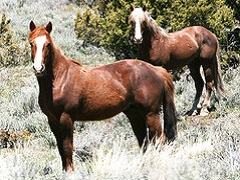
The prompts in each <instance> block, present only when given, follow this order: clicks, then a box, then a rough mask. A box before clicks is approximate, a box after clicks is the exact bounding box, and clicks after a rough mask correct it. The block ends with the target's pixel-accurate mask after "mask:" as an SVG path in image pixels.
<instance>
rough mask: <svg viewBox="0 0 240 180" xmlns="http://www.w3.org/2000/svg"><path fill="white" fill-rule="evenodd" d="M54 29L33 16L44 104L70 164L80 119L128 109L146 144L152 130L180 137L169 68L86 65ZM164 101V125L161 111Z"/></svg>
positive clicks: (159, 136) (156, 135)
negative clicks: (59, 42) (67, 52)
mask: <svg viewBox="0 0 240 180" xmlns="http://www.w3.org/2000/svg"><path fill="white" fill-rule="evenodd" d="M51 30H52V24H51V22H49V23H48V25H47V26H46V27H37V26H35V24H34V23H33V22H32V21H31V23H30V31H31V32H30V34H29V42H30V44H31V50H32V60H33V63H34V64H33V67H34V70H35V75H36V77H37V81H38V84H39V105H40V107H41V109H42V111H43V113H44V114H45V115H46V116H47V118H48V122H49V125H50V128H51V130H52V132H53V133H54V135H55V137H56V140H57V145H58V150H59V153H60V155H61V158H62V165H63V169H64V170H67V171H71V170H73V163H72V153H73V123H74V121H77V120H80V121H94V120H102V119H107V118H111V117H112V116H115V115H117V114H118V113H120V112H123V113H125V114H126V116H127V117H128V119H129V121H130V123H131V126H132V128H133V131H134V133H135V135H136V137H137V140H138V143H139V145H140V146H141V147H142V148H143V150H146V145H147V143H148V142H146V141H147V139H148V138H146V137H147V136H149V139H152V140H153V141H154V142H156V141H157V140H161V141H162V140H165V138H167V140H173V139H174V138H175V135H176V122H177V118H176V110H175V105H174V99H173V97H174V96H173V94H174V85H173V83H172V80H171V77H170V75H169V74H168V73H167V71H166V70H164V69H163V68H157V67H154V66H152V65H150V64H148V63H145V62H143V61H139V60H121V61H118V62H115V63H112V64H108V65H105V66H100V67H94V68H87V67H83V66H82V65H81V63H79V62H77V61H74V60H70V59H68V58H66V57H65V56H64V54H63V53H62V51H61V50H60V49H59V48H58V47H57V46H56V45H55V44H54V43H53V41H52V39H51V37H50V32H51ZM161 106H163V114H164V131H163V130H162V125H161V122H160V117H159V112H160V110H161ZM147 128H149V133H147ZM145 138H146V139H145ZM157 142H158V141H157Z"/></svg>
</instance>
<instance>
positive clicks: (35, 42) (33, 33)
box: [29, 21, 52, 77]
mask: <svg viewBox="0 0 240 180" xmlns="http://www.w3.org/2000/svg"><path fill="white" fill-rule="evenodd" d="M29 28H30V34H29V42H30V45H31V57H32V61H33V69H34V70H35V74H36V76H38V77H40V76H44V74H45V70H46V64H48V63H49V62H48V61H50V60H49V59H50V58H48V57H49V56H50V52H51V43H52V40H51V37H50V33H51V31H52V23H51V22H49V23H48V24H47V26H46V27H37V26H36V25H35V24H34V22H33V21H31V22H30V25H29Z"/></svg>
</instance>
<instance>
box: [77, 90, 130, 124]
mask: <svg viewBox="0 0 240 180" xmlns="http://www.w3.org/2000/svg"><path fill="white" fill-rule="evenodd" d="M126 106H127V102H126V100H125V96H123V95H122V96H121V95H117V94H114V95H109V94H104V93H103V94H101V95H99V96H94V97H91V98H87V99H85V100H84V101H83V103H82V105H80V106H79V109H78V110H77V111H78V112H76V114H77V116H78V117H76V119H77V120H103V119H107V118H111V117H113V116H115V115H117V114H118V113H120V112H122V111H123V109H124V108H125V107H126Z"/></svg>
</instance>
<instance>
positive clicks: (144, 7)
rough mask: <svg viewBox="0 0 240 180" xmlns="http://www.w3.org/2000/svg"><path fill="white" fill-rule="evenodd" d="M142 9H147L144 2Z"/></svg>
mask: <svg viewBox="0 0 240 180" xmlns="http://www.w3.org/2000/svg"><path fill="white" fill-rule="evenodd" d="M142 10H143V11H144V12H145V11H146V10H147V8H146V5H145V4H144V5H143V7H142Z"/></svg>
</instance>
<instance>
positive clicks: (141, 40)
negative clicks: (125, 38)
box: [134, 38, 143, 44]
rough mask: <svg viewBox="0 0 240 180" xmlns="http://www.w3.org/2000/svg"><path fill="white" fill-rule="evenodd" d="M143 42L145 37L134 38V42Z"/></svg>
mask: <svg viewBox="0 0 240 180" xmlns="http://www.w3.org/2000/svg"><path fill="white" fill-rule="evenodd" d="M142 42H143V38H140V39H138V38H134V43H135V44H141V43H142Z"/></svg>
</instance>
